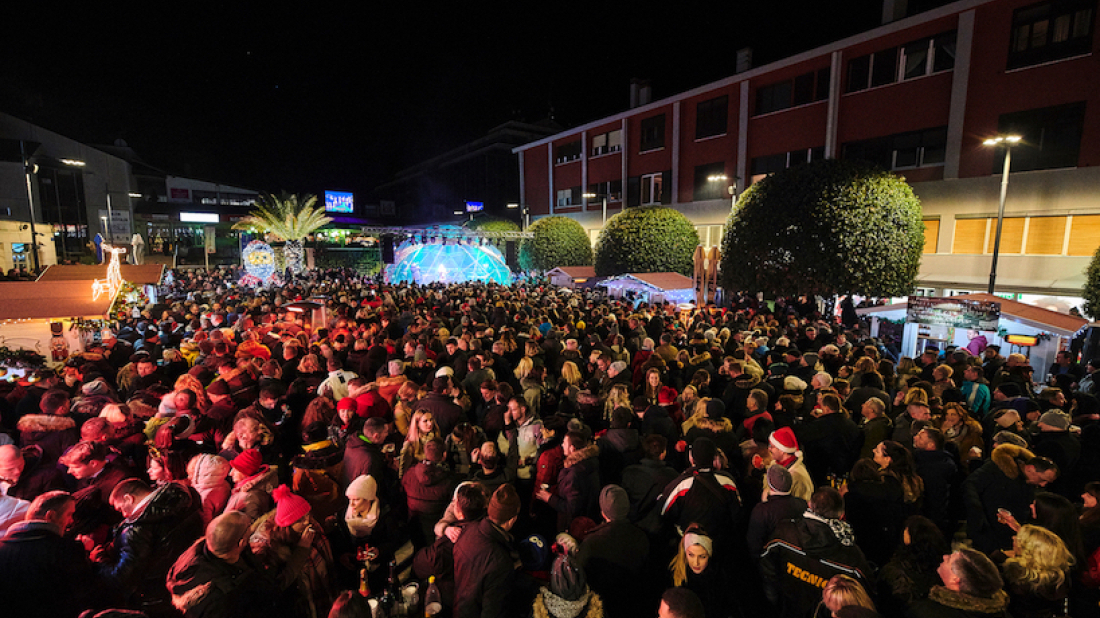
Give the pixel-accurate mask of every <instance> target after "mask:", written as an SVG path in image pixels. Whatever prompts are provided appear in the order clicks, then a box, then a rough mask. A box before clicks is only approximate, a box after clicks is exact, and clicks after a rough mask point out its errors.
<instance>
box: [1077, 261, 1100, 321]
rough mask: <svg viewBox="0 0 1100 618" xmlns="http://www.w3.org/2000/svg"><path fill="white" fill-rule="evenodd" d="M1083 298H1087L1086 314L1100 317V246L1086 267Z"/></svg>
mask: <svg viewBox="0 0 1100 618" xmlns="http://www.w3.org/2000/svg"><path fill="white" fill-rule="evenodd" d="M1081 298H1083V299H1085V314H1086V315H1088V316H1089V317H1091V318H1092V319H1093V320H1096V319H1097V318H1100V248H1098V249H1097V250H1096V253H1094V254H1093V255H1092V261H1091V262H1089V267H1088V268H1086V269H1085V287H1083V288H1081Z"/></svg>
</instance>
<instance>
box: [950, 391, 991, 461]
mask: <svg viewBox="0 0 1100 618" xmlns="http://www.w3.org/2000/svg"><path fill="white" fill-rule="evenodd" d="M940 431H942V432H943V437H944V439H946V440H947V441H948V442H954V443H955V445H957V446H958V448H959V457H960V458H961V459H962V460H963V463H964V464H965V462H967V461H970V460H971V459H980V458H981V456H980V455H978V454H977V453H975V452H972V449H974V448H983V447H984V446H985V443H984V441H983V440H982V424H981V423H979V422H978V421H976V420H974V419H973V418H971V417H970V413H969V412H967V411H966V408H964V407H963V406H961V405H960V404H957V403H949V404H947V405H946V406H944V408H943V422H942V423H941V424H940Z"/></svg>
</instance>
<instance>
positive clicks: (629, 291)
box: [599, 273, 695, 304]
mask: <svg viewBox="0 0 1100 618" xmlns="http://www.w3.org/2000/svg"><path fill="white" fill-rule="evenodd" d="M599 285H600V286H601V287H606V288H607V292H608V295H609V296H611V297H612V298H621V299H628V300H633V301H635V302H647V303H650V304H654V303H673V304H680V303H690V302H693V301H694V300H695V285H694V283H693V282H692V279H691V277H686V276H684V275H681V274H680V273H627V274H625V275H618V276H615V277H609V278H607V279H604V280H603V281H601V282H600V283H599Z"/></svg>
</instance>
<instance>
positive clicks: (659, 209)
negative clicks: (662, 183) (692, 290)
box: [596, 206, 699, 277]
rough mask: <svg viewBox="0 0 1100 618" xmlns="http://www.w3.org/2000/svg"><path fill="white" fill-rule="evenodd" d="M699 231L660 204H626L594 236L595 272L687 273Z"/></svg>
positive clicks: (690, 268) (690, 270)
mask: <svg viewBox="0 0 1100 618" xmlns="http://www.w3.org/2000/svg"><path fill="white" fill-rule="evenodd" d="M698 245H699V233H698V232H696V231H695V227H694V226H693V225H692V224H691V221H689V220H688V218H687V217H685V216H684V215H683V214H681V213H680V212H679V211H677V210H673V209H672V208H666V207H664V206H645V207H642V208H630V209H627V210H625V211H623V212H621V213H619V214H617V215H615V216H614V217H612V218H610V219H608V220H607V225H605V226H604V228H603V231H601V232H600V236H599V238H598V239H597V240H596V274H597V275H599V276H601V277H603V276H610V275H621V274H623V273H657V272H677V273H681V274H684V275H689V276H690V275H691V273H692V270H693V257H694V254H695V247H697V246H698Z"/></svg>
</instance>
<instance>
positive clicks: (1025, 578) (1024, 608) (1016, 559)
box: [1001, 524, 1074, 618]
mask: <svg viewBox="0 0 1100 618" xmlns="http://www.w3.org/2000/svg"><path fill="white" fill-rule="evenodd" d="M1012 547H1013V551H1012V554H1013V555H1012V557H1010V558H1009V559H1008V560H1007V561H1005V563H1004V566H1003V567H1002V569H1001V570H1002V573H1003V575H1004V579H1005V590H1006V591H1007V592H1008V596H1009V604H1008V611H1009V613H1010V614H1012V615H1013V616H1015V617H1016V618H1039V617H1044V618H1045V617H1053V616H1059V615H1061V610H1062V608H1063V604H1064V602H1065V599H1066V597H1067V596H1068V595H1069V586H1070V578H1069V574H1070V569H1072V568H1073V564H1074V559H1073V555H1072V554H1071V553H1070V552H1069V550H1068V549H1066V544H1065V543H1063V542H1062V539H1060V538H1059V537H1058V535H1057V534H1054V533H1053V532H1051V531H1050V530H1047V529H1046V528H1043V527H1041V526H1033V525H1030V524H1029V525H1026V526H1023V527H1021V528H1020V530H1019V531H1018V532H1017V533H1016V537H1015V538H1014V539H1013V542H1012Z"/></svg>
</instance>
